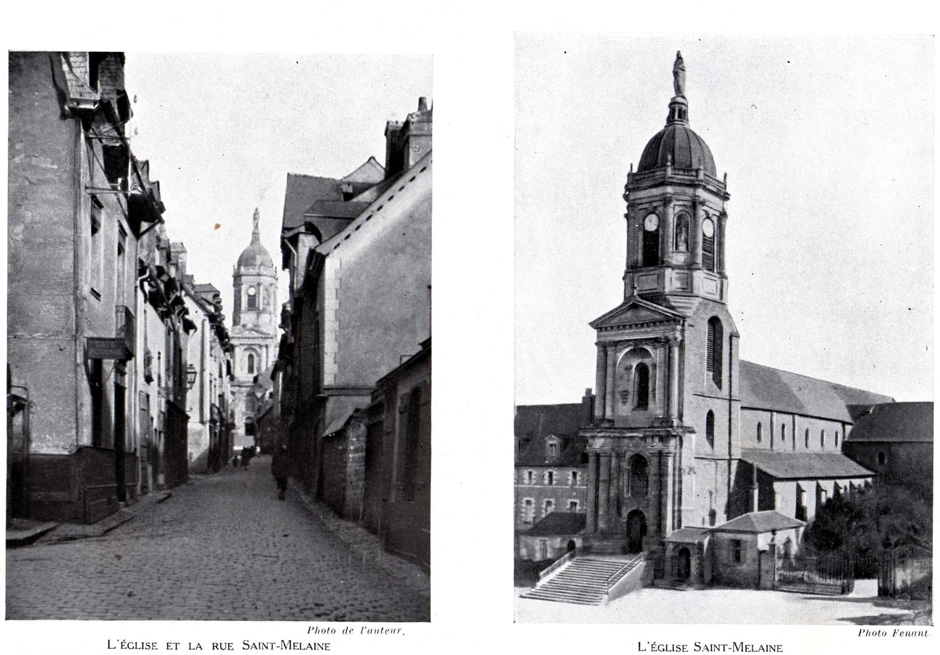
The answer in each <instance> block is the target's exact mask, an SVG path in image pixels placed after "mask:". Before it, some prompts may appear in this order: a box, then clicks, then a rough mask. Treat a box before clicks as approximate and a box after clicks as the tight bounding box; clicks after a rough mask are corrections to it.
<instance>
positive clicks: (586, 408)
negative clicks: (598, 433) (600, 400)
mask: <svg viewBox="0 0 940 655" xmlns="http://www.w3.org/2000/svg"><path fill="white" fill-rule="evenodd" d="M593 416H594V394H592V393H591V387H588V388H587V389H585V390H584V396H583V397H582V398H581V411H580V412H579V415H578V418H579V423H580V425H581V427H583V428H586V427H590V426H591V420H592V417H593Z"/></svg>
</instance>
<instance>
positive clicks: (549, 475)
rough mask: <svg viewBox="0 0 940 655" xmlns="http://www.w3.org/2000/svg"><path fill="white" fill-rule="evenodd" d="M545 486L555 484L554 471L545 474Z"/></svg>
mask: <svg viewBox="0 0 940 655" xmlns="http://www.w3.org/2000/svg"><path fill="white" fill-rule="evenodd" d="M545 484H547V485H548V486H552V485H553V484H555V472H554V471H549V472H548V473H546V474H545Z"/></svg>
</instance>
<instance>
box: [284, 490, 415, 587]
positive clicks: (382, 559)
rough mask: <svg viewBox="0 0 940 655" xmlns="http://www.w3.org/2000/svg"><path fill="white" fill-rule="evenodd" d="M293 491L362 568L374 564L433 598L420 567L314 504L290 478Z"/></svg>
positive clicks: (351, 524) (322, 506)
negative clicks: (343, 543)
mask: <svg viewBox="0 0 940 655" xmlns="http://www.w3.org/2000/svg"><path fill="white" fill-rule="evenodd" d="M290 490H291V491H293V492H294V493H296V494H297V497H298V498H299V499H300V502H301V503H303V505H304V506H305V507H306V508H307V510H308V511H309V512H310V513H311V514H313V515H314V516H316V517H317V518H319V519H320V521H322V522H323V524H324V525H325V526H326V528H327V529H328V530H329V531H330V532H332V533H333V534H334V535H336V536H337V537H339V538H340V539H341V540H342V541H343V542H345V543H346V545H347V546H349V548H350V550H351V551H352V553H353V554H355V556H356V557H357V558H359V559H360V560H361V562H362V564H371V565H372V566H374V567H375V568H377V569H380V570H381V571H384V572H385V573H387V574H388V575H390V576H391V577H393V578H395V579H396V580H398V581H400V582H401V583H402V584H403V585H405V586H406V587H408V588H409V589H411V590H412V591H414V592H415V593H417V594H420V595H421V596H422V597H424V598H428V599H430V598H431V578H430V576H429V575H428V574H427V573H426V572H425V571H424V569H422V568H421V567H420V566H418V565H417V564H412V563H411V562H408V561H406V560H403V559H401V558H400V557H397V556H395V555H390V554H389V553H387V552H385V550H384V549H383V548H382V541H381V540H380V539H379V538H378V537H377V536H375V535H374V534H372V533H371V532H369V531H368V530H366V529H365V528H363V527H361V526H359V525H357V524H356V523H353V522H352V521H347V520H345V519H341V518H340V517H338V516H337V515H336V514H334V513H333V510H331V509H330V508H329V507H327V506H326V505H325V504H324V503H322V502H320V501H317V500H314V499H313V498H312V497H310V496H309V495H308V494H307V492H306V491H305V490H304V488H303V486H302V485H301V484H299V483H298V482H297V481H296V480H294V479H293V478H291V480H290Z"/></svg>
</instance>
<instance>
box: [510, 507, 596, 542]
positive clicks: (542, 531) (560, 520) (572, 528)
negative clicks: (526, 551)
mask: <svg viewBox="0 0 940 655" xmlns="http://www.w3.org/2000/svg"><path fill="white" fill-rule="evenodd" d="M585 525H587V516H586V515H584V514H582V513H579V512H551V513H550V514H549V515H548V516H546V517H545V518H543V519H542V520H541V521H539V522H538V523H536V524H535V525H533V526H532V527H531V528H529V530H528V531H527V532H526V533H525V534H526V535H528V536H530V537H540V536H549V535H560V534H578V533H579V532H581V531H582V530H583V529H584V526H585Z"/></svg>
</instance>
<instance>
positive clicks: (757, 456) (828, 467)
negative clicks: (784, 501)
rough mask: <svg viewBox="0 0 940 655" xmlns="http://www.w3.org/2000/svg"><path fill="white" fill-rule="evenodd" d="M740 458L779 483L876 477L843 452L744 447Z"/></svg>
mask: <svg viewBox="0 0 940 655" xmlns="http://www.w3.org/2000/svg"><path fill="white" fill-rule="evenodd" d="M741 459H743V460H744V461H745V462H748V463H749V464H753V465H754V466H756V467H757V468H759V469H760V470H762V471H764V472H765V473H767V474H768V475H769V476H771V477H773V478H776V479H778V480H815V479H832V478H866V477H871V476H872V475H874V474H873V473H872V472H871V471H869V470H868V469H866V468H865V467H863V466H861V465H859V464H856V463H855V462H853V461H852V460H851V459H849V458H848V457H846V456H845V455H843V454H842V453H822V452H819V453H813V452H792V451H790V452H786V451H773V450H763V449H757V448H743V449H742V450H741Z"/></svg>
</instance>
